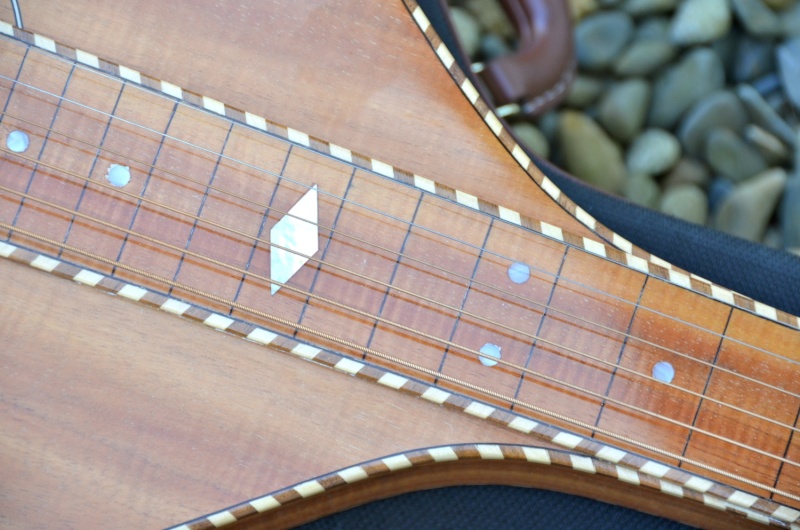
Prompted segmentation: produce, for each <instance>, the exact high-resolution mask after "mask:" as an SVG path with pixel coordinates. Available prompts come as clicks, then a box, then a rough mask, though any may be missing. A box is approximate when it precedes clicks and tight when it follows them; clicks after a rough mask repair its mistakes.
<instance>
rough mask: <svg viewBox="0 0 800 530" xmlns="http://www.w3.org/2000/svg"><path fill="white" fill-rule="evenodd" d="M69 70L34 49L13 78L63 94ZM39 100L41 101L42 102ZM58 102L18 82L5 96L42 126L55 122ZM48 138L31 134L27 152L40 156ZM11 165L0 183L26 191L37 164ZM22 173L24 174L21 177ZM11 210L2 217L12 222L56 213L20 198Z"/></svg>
mask: <svg viewBox="0 0 800 530" xmlns="http://www.w3.org/2000/svg"><path fill="white" fill-rule="evenodd" d="M73 72H74V67H67V66H65V65H64V64H62V63H59V62H58V61H55V60H54V59H52V58H50V57H47V56H45V55H44V54H42V53H41V52H36V53H30V54H29V55H26V60H25V63H24V64H23V65H21V67H20V69H19V75H18V77H17V81H19V82H23V83H25V82H27V81H29V80H32V79H36V80H37V82H40V83H42V82H43V83H44V84H45V86H47V87H48V88H50V91H51V92H53V93H58V94H62V96H63V94H64V93H65V92H66V90H67V88H68V86H69V80H70V78H71V76H72V74H73ZM15 86H16V83H15ZM40 102H43V103H44V105H42V104H41V103H40ZM61 104H62V100H61V99H60V98H59V99H56V98H51V97H49V96H42V95H41V94H39V93H37V92H34V91H31V90H30V89H28V88H26V87H23V86H19V87H18V89H17V90H15V92H14V94H13V95H12V96H11V97H10V98H9V101H8V108H10V109H12V111H14V112H15V114H17V115H23V116H25V117H26V118H27V119H30V120H31V121H35V122H36V123H39V124H41V125H43V126H44V127H45V128H49V127H52V125H53V124H54V123H55V121H56V119H57V117H58V113H59V111H60V110H61ZM49 139H50V135H49V134H46V135H44V137H43V138H31V144H30V146H29V147H28V152H29V153H32V154H33V153H35V155H34V156H35V157H36V159H37V160H41V158H42V157H43V156H44V153H45V149H46V147H47V144H48V141H49ZM12 168H13V169H12V171H10V172H9V174H8V175H7V180H6V179H4V183H6V184H7V185H8V186H9V187H11V188H13V189H16V190H20V191H25V192H28V191H30V190H31V189H32V188H33V187H34V186H35V183H36V181H37V178H36V176H37V174H38V173H39V170H40V168H39V166H38V164H34V163H30V162H24V163H21V164H14V165H13V166H12ZM22 174H25V175H27V176H26V177H22ZM41 178H42V177H40V179H41ZM45 178H47V177H45ZM56 178H58V177H56ZM13 212H14V213H13V214H10V215H4V216H3V217H4V218H5V219H8V220H9V221H10V223H11V224H12V225H14V226H23V227H25V226H30V219H28V216H29V215H28V214H30V216H31V217H33V218H34V219H49V220H53V219H56V220H57V219H58V216H52V215H48V214H47V212H44V211H42V210H41V209H38V208H36V206H35V205H30V204H27V203H26V201H25V200H24V199H23V200H20V201H19V202H18V203H17V207H16V208H13ZM45 226H47V229H50V233H51V234H53V231H52V227H51V225H50V223H45ZM9 240H10V241H16V242H22V243H25V244H30V245H31V246H33V247H35V248H38V249H46V250H51V248H50V247H48V246H46V245H42V244H39V243H37V242H35V241H29V240H28V239H27V238H23V237H20V236H18V235H11V236H10V237H9Z"/></svg>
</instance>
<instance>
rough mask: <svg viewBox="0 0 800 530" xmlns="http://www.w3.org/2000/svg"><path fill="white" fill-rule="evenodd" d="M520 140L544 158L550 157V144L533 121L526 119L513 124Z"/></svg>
mask: <svg viewBox="0 0 800 530" xmlns="http://www.w3.org/2000/svg"><path fill="white" fill-rule="evenodd" d="M511 128H512V129H513V130H514V133H515V134H516V135H517V137H518V138H519V140H520V141H521V142H522V143H523V144H525V145H526V146H527V147H529V148H530V150H531V151H533V152H534V153H536V154H537V155H539V156H540V157H542V158H549V157H550V144H548V142H547V138H545V136H544V134H543V133H542V131H540V130H539V129H537V128H536V126H534V125H533V124H532V123H528V122H525V121H522V122H518V123H515V124H514V125H512V126H511Z"/></svg>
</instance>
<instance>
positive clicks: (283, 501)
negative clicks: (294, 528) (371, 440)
mask: <svg viewBox="0 0 800 530" xmlns="http://www.w3.org/2000/svg"><path fill="white" fill-rule="evenodd" d="M469 460H471V461H476V460H494V461H498V460H502V461H505V462H516V463H519V464H523V465H525V466H530V470H531V472H533V471H534V470H535V467H536V466H554V467H561V468H564V469H565V470H568V469H569V470H574V471H579V472H582V473H588V474H591V475H601V476H605V477H610V478H614V479H617V480H619V481H622V482H625V483H628V484H633V485H637V486H644V487H648V488H652V489H655V490H658V491H661V492H663V493H665V494H668V495H673V496H677V497H684V498H688V499H692V500H695V501H697V502H704V503H706V504H707V505H709V506H713V507H714V508H717V509H720V510H728V511H732V512H735V513H737V514H739V515H741V516H743V517H747V518H749V519H751V520H755V521H760V522H763V523H765V524H769V523H774V524H776V525H777V526H784V527H788V525H786V524H784V523H782V522H779V521H774V520H772V521H770V520H769V519H768V518H766V517H765V516H763V515H762V514H758V513H756V512H754V511H752V510H750V509H748V508H743V507H740V506H736V505H734V504H732V503H731V502H730V501H724V500H721V499H716V498H714V499H712V498H708V497H707V496H706V495H704V494H702V493H698V492H696V491H692V490H690V489H687V488H685V487H683V486H680V485H677V484H674V483H670V482H668V481H665V480H664V479H661V478H658V477H654V476H651V475H646V474H644V473H641V472H639V471H636V470H632V469H630V468H627V467H624V466H620V465H618V464H614V463H612V462H608V461H604V460H600V459H598V458H592V457H587V456H580V455H575V454H570V453H568V452H565V451H555V450H551V449H542V448H538V447H524V446H517V445H500V444H463V445H451V446H440V447H431V448H428V449H420V450H416V451H412V452H409V453H403V454H397V455H392V456H388V457H385V458H379V459H375V460H371V461H369V462H364V463H363V464H360V465H357V466H353V467H348V468H345V469H341V470H339V471H336V472H334V473H330V474H328V475H323V476H321V477H318V478H316V479H314V480H309V481H307V482H302V483H300V484H295V485H294V486H291V487H289V488H285V489H282V490H279V491H276V492H274V493H271V494H269V495H265V496H264V497H258V498H255V499H252V500H249V501H247V502H243V503H241V504H237V505H235V506H231V507H230V508H227V509H225V510H222V511H219V512H216V513H212V514H209V515H206V516H203V517H200V518H198V519H195V520H193V521H189V522H187V523H184V524H182V525H179V526H175V527H173V528H172V529H171V530H206V529H211V528H220V527H224V526H226V525H230V524H232V523H236V522H239V521H243V520H247V519H249V518H254V517H257V516H258V515H259V514H264V513H267V512H269V511H271V510H276V509H278V508H280V507H286V508H289V507H291V506H292V505H293V504H294V505H301V504H302V503H303V501H304V500H305V499H308V498H310V497H314V496H316V495H322V494H325V493H331V492H333V491H336V490H339V489H343V488H347V487H348V486H349V485H351V484H354V483H356V482H361V481H364V480H369V479H373V478H378V477H384V476H386V475H389V474H392V473H395V474H398V475H399V474H401V473H403V472H404V471H408V470H411V469H412V468H420V467H422V466H435V465H437V464H443V463H452V462H455V461H461V462H464V461H469ZM526 469H528V468H527V467H526ZM297 507H298V509H299V506H297Z"/></svg>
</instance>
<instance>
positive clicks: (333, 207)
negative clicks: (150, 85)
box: [0, 40, 800, 506]
mask: <svg viewBox="0 0 800 530" xmlns="http://www.w3.org/2000/svg"><path fill="white" fill-rule="evenodd" d="M0 45H1V46H2V60H0V75H3V76H5V77H6V78H8V80H2V81H0V104H2V106H3V114H2V116H0V130H2V135H3V138H4V139H5V137H6V136H7V135H8V134H9V133H10V132H11V131H13V130H22V131H25V132H26V133H27V134H28V137H29V139H30V145H29V147H28V148H27V150H26V151H25V152H24V153H20V154H14V153H10V152H4V153H3V155H2V158H0V186H2V189H0V223H3V226H4V227H5V228H2V229H0V238H2V240H4V241H8V242H9V243H12V244H15V245H20V246H24V247H27V248H30V249H34V250H37V251H40V252H43V253H45V254H47V255H50V256H53V257H57V258H59V259H62V260H65V261H70V262H73V263H75V264H78V265H80V266H84V267H86V268H87V269H90V270H94V271H98V272H101V273H103V274H106V275H112V276H113V277H116V278H119V279H120V280H124V281H128V282H131V283H134V284H137V285H141V286H143V287H146V288H148V289H153V290H156V291H160V292H162V293H164V294H166V295H168V296H169V297H171V298H172V299H174V300H176V301H185V302H189V303H193V304H198V305H201V306H204V307H207V308H209V309H212V310H213V311H215V312H217V313H218V314H220V315H222V316H223V317H224V318H230V319H239V320H243V321H246V322H249V323H252V324H255V325H258V326H262V327H264V328H267V329H270V330H272V331H274V332H277V333H281V334H285V335H288V336H292V337H295V338H297V339H299V340H302V341H306V342H308V343H311V344H315V345H317V346H319V347H322V348H330V349H332V350H335V351H338V352H341V353H344V354H347V355H349V356H351V357H353V358H356V359H359V360H363V361H366V362H369V363H374V364H377V365H381V366H383V367H386V368H388V369H390V370H392V371H394V372H398V373H402V374H405V375H406V376H410V377H413V378H416V379H419V380H422V381H425V382H427V383H432V384H435V385H438V386H439V387H441V388H444V389H448V390H449V391H455V392H457V393H460V394H463V395H466V396H470V397H471V398H475V399H478V400H480V401H483V402H486V403H490V404H492V405H493V406H497V407H504V408H507V409H513V410H514V411H515V412H518V413H520V414H523V415H527V416H529V417H531V418H535V419H536V420H538V421H544V422H547V423H550V424H553V425H556V426H558V427H560V428H565V429H568V430H570V431H572V432H576V433H578V434H581V435H584V436H587V437H594V438H596V439H598V440H601V441H603V442H604V443H608V444H610V445H614V446H617V447H621V448H624V449H626V450H628V449H629V450H631V451H634V452H636V453H640V454H644V455H646V456H649V457H652V458H655V459H656V460H659V461H661V462H664V463H665V464H668V465H673V466H676V467H680V468H683V469H686V470H687V471H690V472H695V473H697V474H699V475H702V476H705V477H708V478H710V479H712V480H719V481H720V482H723V483H725V484H729V485H732V486H734V487H736V488H741V489H743V490H745V491H750V492H753V493H755V494H757V495H759V496H761V497H771V498H774V499H775V500H776V501H778V502H781V503H786V504H790V505H794V506H800V503H798V502H796V499H791V498H787V497H785V496H783V495H781V494H780V493H775V491H777V492H781V493H786V494H789V495H793V496H798V495H800V468H799V467H798V464H797V462H798V456H797V451H798V448H797V441H796V437H795V436H794V435H795V432H796V431H797V428H798V427H797V414H798V410H799V409H800V388H799V387H800V383H798V381H800V378H798V372H800V369H798V365H797V350H798V348H797V347H798V345H800V333H799V332H798V331H797V330H795V329H792V328H789V327H787V326H784V325H782V324H780V323H778V322H774V321H771V320H768V319H765V318H762V317H759V316H756V315H754V314H752V313H749V312H746V311H743V310H741V309H739V308H735V307H733V306H732V305H728V304H724V303H721V302H719V301H717V300H714V299H712V298H710V297H707V296H704V295H703V294H701V293H698V292H693V291H691V290H689V289H686V288H683V287H680V286H676V285H674V284H672V283H669V282H667V281H664V280H663V279H661V278H658V277H656V276H652V275H648V274H645V273H644V272H642V271H640V270H636V269H635V268H630V267H628V266H625V265H623V264H622V263H619V262H620V261H622V262H625V260H624V259H623V258H624V257H620V256H621V255H622V253H621V252H620V251H615V250H612V249H610V248H609V249H608V250H607V251H603V252H590V251H588V250H587V248H586V247H587V243H586V242H584V241H583V238H578V237H577V236H576V237H572V236H570V235H569V234H565V233H563V232H562V231H560V229H557V228H555V227H552V226H549V225H548V226H549V228H547V229H542V227H543V226H544V225H541V224H540V225H538V229H539V231H537V230H533V229H532V228H537V227H526V226H523V225H524V224H525V223H515V222H513V220H508V219H503V218H502V216H493V215H490V214H488V213H485V212H483V211H480V210H479V209H477V208H474V207H470V206H471V203H470V199H466V200H464V199H463V198H459V197H458V196H454V197H452V198H451V199H448V198H446V197H441V196H438V195H436V194H434V193H431V192H430V191H431V189H432V185H433V184H432V182H431V181H429V180H427V179H424V178H418V179H415V180H414V181H413V182H412V184H416V185H408V184H407V183H402V182H398V181H397V180H396V179H391V178H387V177H386V176H383V175H381V174H380V167H374V168H372V169H373V170H370V169H368V168H366V167H365V164H359V163H357V162H358V161H357V160H354V159H353V156H355V155H352V154H350V155H352V156H349V155H347V153H346V152H344V154H343V151H342V148H337V149H339V150H340V151H339V152H338V154H339V155H340V156H338V157H332V156H329V155H327V154H324V153H320V152H318V151H317V150H315V148H314V147H315V146H314V142H313V141H309V140H308V138H307V137H304V136H303V135H302V133H296V132H293V133H292V134H288V135H287V138H284V137H281V136H279V135H272V134H267V133H265V132H263V131H260V130H258V128H257V127H253V126H252V124H247V123H244V122H236V121H232V120H229V119H227V118H224V117H221V116H217V115H214V114H213V113H210V112H208V111H206V110H203V109H200V108H197V107H195V106H193V105H191V104H188V103H186V102H185V101H182V100H179V99H176V98H172V97H169V96H168V95H165V94H163V93H157V92H155V91H152V90H148V89H146V88H143V87H140V86H138V85H137V84H135V83H131V82H128V81H123V80H120V79H116V78H113V77H110V76H107V75H103V74H101V73H99V72H96V71H93V70H92V69H88V68H85V67H82V66H76V65H75V64H73V63H71V62H67V61H64V60H62V59H59V58H56V57H53V56H51V55H49V54H47V53H44V52H42V51H39V50H37V49H35V48H30V49H29V48H28V47H26V46H24V45H22V44H20V43H18V42H14V41H11V40H3V41H2V43H0ZM13 80H15V81H13ZM293 135H294V137H293ZM4 141H5V140H4ZM348 156H349V158H350V159H349V160H348ZM113 166H118V167H122V168H126V169H125V171H128V172H129V175H130V181H129V182H126V183H125V184H124V185H122V186H117V185H115V184H114V183H112V182H111V181H110V180H109V178H108V177H109V174H110V173H109V172H110V170H111V168H112V167H113ZM313 186H316V188H317V190H318V191H317V193H316V195H317V201H316V205H315V209H316V211H317V212H318V220H317V221H316V223H311V224H313V225H314V226H313V234H312V235H311V236H307V235H306V236H303V237H301V238H300V239H301V242H303V243H308V242H309V241H311V240H313V241H314V244H315V245H316V246H317V247H318V249H315V251H314V252H313V253H309V254H310V255H304V256H302V261H303V264H302V266H300V267H299V270H297V271H296V272H294V271H292V273H291V274H289V275H288V279H286V280H285V281H283V280H281V281H277V280H275V277H276V276H275V274H276V271H275V270H273V265H272V263H271V259H272V257H273V254H274V253H276V252H278V251H280V252H283V253H284V255H287V254H286V253H288V254H290V255H293V256H297V255H298V254H303V253H304V251H303V250H302V249H300V247H295V246H294V243H292V244H289V245H287V246H285V247H281V248H279V247H276V243H275V241H274V236H273V230H275V229H276V227H278V226H279V225H280V223H288V224H289V225H292V224H293V223H295V228H296V226H297V225H296V223H298V222H299V223H300V224H301V225H302V224H303V223H306V225H308V221H307V220H306V221H303V219H302V216H300V217H301V218H300V219H298V216H297V214H293V213H291V212H290V210H292V208H293V207H294V206H295V205H296V204H297V203H298V201H301V200H302V199H303V197H306V196H307V194H308V193H309V192H310V190H311V188H312V187H313ZM452 199H456V200H452ZM459 199H462V200H459ZM472 206H474V205H472ZM303 226H305V225H303ZM542 232H544V233H542ZM553 236H557V237H553ZM309 237H310V238H311V239H309ZM592 245H594V247H592ZM597 245H600V244H599V243H596V242H595V243H590V244H589V247H591V248H595V250H596V246H597ZM613 256H617V257H619V258H620V259H616V260H615V259H609V257H613ZM273 284H275V285H277V286H279V287H280V289H279V290H278V291H277V292H276V293H274V294H272V292H271V290H272V286H273ZM178 303H181V302H178ZM479 352H482V354H479ZM495 354H497V355H495ZM220 355H225V356H235V352H220ZM498 355H499V358H497V357H498ZM657 366H658V367H661V368H660V369H656V367H657ZM670 369H671V370H672V371H673V372H674V377H671V376H670V374H669V372H670ZM732 477H739V478H741V479H743V480H737V479H736V478H732Z"/></svg>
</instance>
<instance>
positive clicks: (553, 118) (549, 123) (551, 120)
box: [536, 110, 561, 144]
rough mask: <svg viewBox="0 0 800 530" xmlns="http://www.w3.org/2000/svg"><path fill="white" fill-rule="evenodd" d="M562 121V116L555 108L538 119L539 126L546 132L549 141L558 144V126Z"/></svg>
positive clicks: (545, 135)
mask: <svg viewBox="0 0 800 530" xmlns="http://www.w3.org/2000/svg"><path fill="white" fill-rule="evenodd" d="M559 123H561V117H560V116H559V114H558V112H557V111H555V110H551V111H549V112H545V113H544V114H542V115H541V116H539V119H538V120H536V126H537V128H538V129H539V130H540V131H541V132H542V134H544V137H545V138H547V141H548V142H550V143H551V144H557V143H558V142H556V140H557V138H556V137H557V136H558V126H559Z"/></svg>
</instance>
